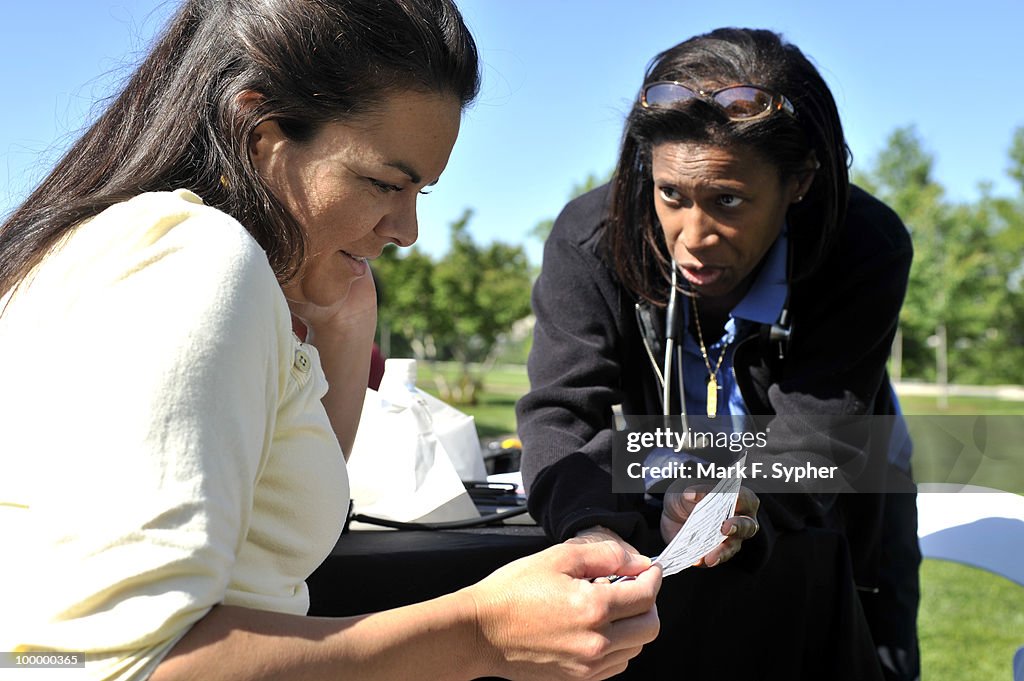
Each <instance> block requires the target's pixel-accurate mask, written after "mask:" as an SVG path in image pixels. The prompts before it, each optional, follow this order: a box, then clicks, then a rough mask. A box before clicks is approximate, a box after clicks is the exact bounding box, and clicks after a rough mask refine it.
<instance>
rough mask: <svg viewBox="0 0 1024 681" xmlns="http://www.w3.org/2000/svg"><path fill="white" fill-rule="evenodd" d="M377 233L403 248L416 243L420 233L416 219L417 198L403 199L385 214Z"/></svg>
mask: <svg viewBox="0 0 1024 681" xmlns="http://www.w3.org/2000/svg"><path fill="white" fill-rule="evenodd" d="M377 233H378V234H380V235H381V236H384V237H387V238H389V239H391V241H393V242H394V243H396V244H398V245H399V246H402V247H403V248H405V247H408V246H412V245H413V244H414V243H416V239H417V238H419V235H420V231H419V223H418V221H417V219H416V199H415V198H413V199H412V200H411V201H403V202H402V203H401V206H399V207H397V208H396V209H395V210H394V211H392V212H391V213H388V214H387V215H385V216H384V217H383V219H382V220H381V224H380V225H378V227H377Z"/></svg>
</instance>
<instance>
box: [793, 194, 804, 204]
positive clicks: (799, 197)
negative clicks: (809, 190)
mask: <svg viewBox="0 0 1024 681" xmlns="http://www.w3.org/2000/svg"><path fill="white" fill-rule="evenodd" d="M803 200H804V195H803V194H801V195H800V196H798V197H796V198H795V199H793V203H800V202H801V201H803Z"/></svg>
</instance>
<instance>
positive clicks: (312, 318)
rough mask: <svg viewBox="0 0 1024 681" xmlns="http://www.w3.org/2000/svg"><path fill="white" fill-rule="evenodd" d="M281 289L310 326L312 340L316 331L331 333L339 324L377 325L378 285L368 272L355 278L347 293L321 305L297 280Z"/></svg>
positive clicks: (298, 316)
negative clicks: (312, 300) (314, 301)
mask: <svg viewBox="0 0 1024 681" xmlns="http://www.w3.org/2000/svg"><path fill="white" fill-rule="evenodd" d="M282 290H283V291H284V295H285V298H286V299H287V300H288V308H289V309H290V310H291V313H292V315H294V316H295V317H296V318H297V319H298V320H299V321H301V322H302V323H303V325H304V326H305V327H306V328H307V329H309V332H310V334H311V336H310V338H309V341H310V342H311V343H313V344H315V337H316V335H317V333H319V334H320V335H323V334H325V333H326V334H330V333H331V332H332V331H334V330H336V329H338V328H339V327H340V328H344V327H349V328H351V327H357V328H365V329H371V330H375V329H376V325H377V288H376V286H375V285H374V281H373V277H372V276H370V275H369V274H368V273H367V274H366V275H364V276H362V277H358V278H356V279H353V280H352V284H351V286H350V287H349V289H348V295H346V296H343V297H341V298H339V299H338V300H336V301H334V302H333V303H331V304H330V305H318V304H316V303H313V302H311V301H309V300H307V299H305V298H304V297H303V296H302V294H301V289H300V286H299V285H298V284H293V285H285V286H284V287H282ZM371 333H372V331H371Z"/></svg>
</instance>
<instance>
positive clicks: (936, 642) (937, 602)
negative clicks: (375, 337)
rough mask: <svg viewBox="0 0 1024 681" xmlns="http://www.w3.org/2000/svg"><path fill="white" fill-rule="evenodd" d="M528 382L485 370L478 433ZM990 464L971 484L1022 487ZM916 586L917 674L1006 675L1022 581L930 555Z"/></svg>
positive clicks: (425, 376) (1022, 616) (995, 404)
mask: <svg viewBox="0 0 1024 681" xmlns="http://www.w3.org/2000/svg"><path fill="white" fill-rule="evenodd" d="M436 371H444V372H446V375H449V376H452V375H454V371H455V369H454V368H453V367H451V366H444V365H441V366H433V367H430V366H425V367H423V368H422V369H421V370H420V381H419V383H420V386H421V387H423V388H424V389H426V390H428V391H430V392H434V393H435V394H436V385H434V384H433V383H432V376H433V372H436ZM528 385H529V383H528V381H527V378H526V369H525V367H502V368H500V369H496V370H494V371H491V372H489V373H487V375H486V376H484V382H483V387H484V389H483V391H482V393H481V395H480V404H478V405H476V406H473V407H460V409H462V410H463V411H465V412H467V413H469V414H472V415H473V416H475V417H476V423H477V430H478V431H479V433H480V437H481V438H490V437H499V436H502V435H506V434H509V433H514V432H515V429H516V427H515V413H514V406H515V402H516V400H517V399H518V398H519V397H520V396H521V395H522V394H523V393H524V392H525V391H526V390H527V388H528ZM900 401H901V404H902V405H903V408H904V411H905V412H906V413H907V414H915V415H917V414H920V415H936V414H954V415H976V414H1024V403H1022V402H1012V401H1005V400H997V399H986V398H976V397H950V398H949V406H948V408H947V409H946V410H945V411H941V410H939V408H938V405H937V401H936V398H934V397H920V396H901V398H900ZM1021 449H1022V450H1024V447H1022V448H1021ZM928 450H929V448H928V447H922V446H918V447H917V448H916V449H915V453H914V457H915V461H916V462H917V463H916V464H915V465H917V466H920V467H921V468H922V470H928V466H929V464H930V463H933V462H929V461H928V460H927V458H926V457H927V456H928ZM994 465H996V466H997V467H996V468H994V469H990V470H989V472H988V476H989V477H987V478H986V477H982V478H981V479H979V480H973V479H972V482H975V483H977V484H984V483H985V482H997V481H999V480H1000V476H1002V480H1003V482H1005V480H1006V477H1005V476H1010V478H1012V479H1013V480H1014V481H1016V482H1014V483H1013V485H1012V486H1010V487H1008V486H1005V485H1001V484H988V485H987V486H993V487H998V488H1000V489H1024V466H1022V465H1019V463H1016V464H1015V463H1014V462H1006V461H1003V462H996V464H994ZM1000 465H1001V467H999V466H1000ZM933 467H934V466H933ZM992 476H995V477H992ZM1021 560H1024V547H1022V548H1021ZM921 591H922V594H921V611H920V621H919V627H918V631H919V635H920V638H921V658H922V660H921V661H922V675H921V678H922V679H923V680H924V681H954V680H956V681H975V680H976V681H998V680H1001V679H1006V680H1007V681H1009V679H1010V678H1011V664H1012V660H1013V654H1014V652H1015V651H1016V650H1017V648H1019V647H1021V646H1024V587H1021V586H1018V585H1017V584H1014V583H1013V582H1010V581H1008V580H1006V579H1004V578H1002V577H999V576H996V575H993V574H991V573H989V572H986V571H984V570H979V569H977V568H973V567H968V566H965V565H960V564H958V563H951V562H947V561H943V560H930V559H929V560H925V561H924V564H923V566H922V568H921Z"/></svg>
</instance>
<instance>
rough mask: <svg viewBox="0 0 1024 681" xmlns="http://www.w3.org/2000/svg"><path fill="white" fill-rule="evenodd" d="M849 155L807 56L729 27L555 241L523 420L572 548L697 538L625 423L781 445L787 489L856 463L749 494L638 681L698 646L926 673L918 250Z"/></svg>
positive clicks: (678, 67) (704, 43)
mask: <svg viewBox="0 0 1024 681" xmlns="http://www.w3.org/2000/svg"><path fill="white" fill-rule="evenodd" d="M847 164H848V155H847V147H846V143H845V139H844V135H843V128H842V124H841V122H840V120H839V114H838V111H837V109H836V105H835V102H834V100H833V97H832V95H831V93H830V92H829V89H828V86H827V85H826V84H825V82H824V80H823V79H822V77H821V75H820V74H819V73H818V70H817V69H816V68H815V67H814V65H813V64H812V63H811V62H810V60H809V59H808V58H807V57H806V56H805V55H804V54H803V53H802V52H801V51H800V50H799V49H798V48H797V47H796V46H794V45H792V44H789V43H787V42H785V41H784V40H783V39H782V38H781V37H780V36H779V35H777V34H775V33H773V32H770V31H764V30H748V29H720V30H716V31H713V32H711V33H708V34H706V35H701V36H697V37H694V38H691V39H689V40H686V41H684V42H682V43H680V44H679V45H676V46H674V47H672V48H670V49H668V50H666V51H664V52H662V53H661V54H659V55H658V56H657V57H656V58H655V59H654V60H653V61H652V63H651V65H650V67H649V68H648V70H647V73H646V74H645V77H644V81H643V85H642V87H641V90H640V92H639V96H638V97H637V99H636V100H635V103H634V105H633V107H632V109H631V111H630V113H629V116H628V119H627V121H626V126H625V132H624V135H623V141H622V147H621V153H620V156H619V160H618V163H617V165H616V168H615V173H614V175H613V178H612V181H611V182H610V183H609V184H608V185H606V186H604V187H601V188H598V189H596V190H594V191H593V192H591V193H589V194H586V195H584V196H583V197H580V198H579V199H577V200H575V201H573V202H572V203H570V204H569V205H568V206H566V208H565V209H564V210H563V212H562V214H561V216H560V217H559V218H558V220H557V221H556V222H555V225H554V228H553V231H552V232H551V236H550V237H549V239H548V240H547V243H546V245H545V253H544V261H543V265H542V270H541V275H540V278H539V279H538V281H537V283H536V286H535V289H534V293H533V303H534V310H535V312H536V315H537V325H536V327H535V332H534V345H533V348H532V351H531V355H530V360H529V371H530V380H531V385H532V389H531V392H530V393H529V394H528V395H527V396H525V397H524V398H523V399H522V400H521V401H520V403H519V405H518V417H519V435H520V437H521V438H522V441H523V447H524V449H523V472H524V479H525V481H526V483H527V488H528V494H529V506H530V511H531V513H532V514H533V516H534V517H535V518H537V519H539V520H540V521H542V522H543V524H544V526H545V528H546V529H547V531H548V533H549V534H550V535H551V536H552V537H554V538H556V539H560V540H566V539H571V538H575V540H576V541H585V540H589V539H602V540H607V539H613V540H618V541H621V542H622V543H623V545H624V546H630V547H632V546H636V547H639V548H641V549H642V550H644V551H647V552H650V553H652V554H653V553H654V552H657V551H658V550H660V547H661V546H663V545H664V543H665V542H667V541H669V540H670V539H671V538H672V537H673V536H674V535H675V534H676V532H678V531H679V529H680V527H681V526H682V525H683V524H684V523H685V521H686V519H687V517H688V514H689V512H690V508H691V506H692V503H691V500H690V499H688V498H687V497H686V495H684V494H680V493H677V492H673V491H670V492H669V493H666V494H662V492H664V491H665V490H664V489H663V488H662V489H657V488H656V487H650V488H649V489H641V490H639V491H623V492H622V493H615V490H614V489H613V486H614V483H613V479H614V477H613V473H614V472H615V471H613V470H612V468H613V466H612V464H613V441H614V439H615V436H614V431H615V430H616V417H615V413H616V411H619V412H620V413H621V414H622V415H623V416H624V420H625V421H626V425H627V427H628V425H629V423H630V419H631V418H633V419H634V420H635V417H639V416H647V415H657V416H659V417H661V416H665V417H673V418H679V417H680V416H685V417H687V418H689V420H690V422H691V424H692V423H700V424H702V425H703V426H707V427H713V428H726V429H728V426H729V424H734V423H741V424H744V425H743V427H745V428H748V429H749V430H748V431H747V434H748V435H754V434H757V433H760V434H762V435H765V443H766V444H765V446H764V447H760V448H759V447H757V446H755V447H752V448H751V451H750V452H748V456H747V459H746V462H747V463H748V464H749V465H750V466H752V467H753V466H763V468H750V469H749V470H752V471H758V470H759V471H761V472H763V473H766V475H765V477H769V476H768V475H767V474H768V473H770V472H772V471H773V470H775V469H773V466H774V465H779V466H781V467H782V468H781V470H786V469H789V470H792V469H793V467H794V466H797V465H798V464H801V465H802V464H807V465H813V467H814V468H815V470H816V471H820V470H822V469H824V470H826V471H828V470H838V471H841V476H840V477H841V480H838V481H837V482H836V483H835V484H834V485H832V486H829V484H828V483H825V484H819V485H818V486H808V485H802V486H798V485H792V486H789V487H788V488H782V487H780V486H779V485H775V486H774V487H773V486H771V484H770V483H769V482H766V481H765V480H763V479H761V478H760V477H759V476H757V475H754V476H753V477H752V478H750V479H749V480H747V481H745V482H744V485H747V486H749V487H750V488H751V489H752V490H753V491H754V492H755V493H756V494H757V498H758V501H759V506H756V505H755V506H753V507H752V508H749V509H748V514H749V516H750V517H748V518H746V519H742V518H741V519H739V520H738V524H737V525H736V526H735V527H736V529H735V534H733V535H732V536H730V537H729V538H728V539H725V538H723V539H724V542H725V544H723V546H727V545H728V544H729V543H732V544H734V546H732V547H731V548H729V549H728V550H723V555H721V556H718V557H713V558H712V560H711V561H710V563H709V561H707V560H705V564H711V563H713V564H715V567H713V568H712V569H707V570H689V571H687V572H686V573H683V574H682V575H680V576H673V577H670V578H669V579H668V580H667V581H666V583H665V585H664V587H663V589H662V591H661V593H660V595H659V605H660V607H661V614H662V622H663V631H662V635H661V636H660V637H659V640H658V641H657V642H656V643H655V644H654V646H652V647H648V648H647V649H646V650H645V652H644V653H643V654H642V655H641V657H640V658H639V660H638V664H636V665H633V666H632V667H631V672H636V673H637V674H638V678H645V679H651V678H666V679H668V678H677V676H675V673H676V671H677V670H675V669H673V668H672V667H671V665H666V664H665V662H666V660H671V659H672V658H673V657H675V656H676V655H677V654H678V653H677V651H678V650H679V649H680V648H684V649H685V648H686V647H687V646H689V649H690V651H691V652H690V653H689V654H683V655H682V657H681V660H682V664H683V665H684V666H685V669H686V672H687V673H691V674H694V675H696V676H701V677H703V676H719V677H724V678H772V679H776V678H778V679H824V678H828V679H840V678H848V679H860V680H863V679H868V678H879V675H880V674H881V673H882V671H883V670H884V673H885V674H886V676H887V677H889V678H899V679H914V678H916V676H917V674H918V663H917V641H916V629H915V623H916V612H917V601H918V587H917V568H918V563H919V561H920V553H919V551H918V549H917V544H916V510H915V505H914V501H915V496H914V494H913V483H912V482H911V481H910V479H909V475H908V473H909V450H908V448H907V446H906V445H907V442H906V440H905V439H904V438H901V437H899V431H898V427H897V426H898V424H899V420H898V405H897V403H896V398H895V394H894V393H893V390H892V386H891V385H890V382H889V378H888V376H887V374H886V361H887V359H888V357H889V350H890V347H891V343H892V339H893V336H894V333H895V331H896V325H897V321H898V317H899V310H900V306H901V305H902V302H903V297H904V293H905V291H906V286H907V277H908V273H909V269H910V262H911V257H912V249H911V244H910V239H909V235H908V233H907V230H906V228H905V227H904V226H903V224H902V223H901V222H900V220H899V218H898V217H897V216H896V215H895V214H894V213H893V212H892V211H891V210H889V209H888V208H887V207H886V206H884V205H883V204H881V203H880V202H879V201H877V200H876V199H874V198H872V197H871V196H869V195H868V194H866V193H865V192H864V191H862V190H860V189H858V188H856V187H853V186H851V184H850V182H849V178H848V171H847ZM817 424H824V426H823V427H821V428H820V429H819V428H816V427H815V426H816V425H817ZM709 432H710V431H709ZM737 432H738V431H737ZM725 453H726V454H728V452H725ZM684 454H686V453H685V452H684ZM659 456H660V455H659ZM690 456H691V458H690V459H681V457H676V458H677V459H681V460H675V461H669V463H674V464H676V468H675V470H682V468H681V466H682V464H683V463H687V462H690V463H692V461H693V459H694V458H696V459H698V460H699V459H701V457H702V456H703V453H702V452H700V451H697V452H693V453H692V455H690ZM733 458H735V455H734V456H733ZM666 469H671V468H670V467H666ZM840 482H841V483H843V484H845V485H847V487H846V488H842V489H841V485H840ZM850 489H856V490H859V493H849V494H844V493H840V492H841V491H849V490H850ZM890 491H900V492H903V491H906V492H907V493H894V494H886V493H885V492H890ZM741 543H742V548H740V544H741ZM793 546H801V547H810V550H806V551H804V550H801V551H800V552H798V553H797V554H796V555H794V552H792V551H791V550H790V549H789V547H793ZM825 547H831V548H825ZM847 547H848V549H847ZM848 550H849V554H847V551H848ZM787 552H788V553H787ZM723 558H731V560H730V561H729V562H728V563H725V564H724V565H722V566H721V567H719V566H718V563H720V562H724V561H723V560H721V559H723ZM812 584H813V585H814V593H811V588H810V586H809V585H812ZM805 585H807V586H806V590H805ZM858 592H859V593H860V594H861V596H860V598H859V599H858V598H856V597H854V596H853V594H855V593H858Z"/></svg>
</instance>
